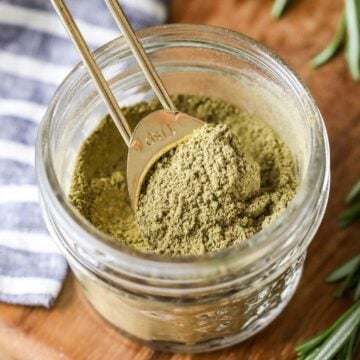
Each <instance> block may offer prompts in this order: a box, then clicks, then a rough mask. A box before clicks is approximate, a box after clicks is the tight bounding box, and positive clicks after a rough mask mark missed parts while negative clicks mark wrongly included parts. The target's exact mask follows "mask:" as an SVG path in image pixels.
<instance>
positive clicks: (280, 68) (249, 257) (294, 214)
mask: <svg viewBox="0 0 360 360" xmlns="http://www.w3.org/2000/svg"><path fill="white" fill-rule="evenodd" d="M137 33H138V35H139V37H140V38H141V39H143V41H144V40H146V43H145V45H144V46H145V47H147V46H150V45H151V44H152V43H154V42H157V41H158V40H159V39H160V40H162V41H164V39H162V37H164V36H167V35H169V34H170V35H171V34H175V33H176V35H177V36H181V35H182V38H181V40H182V41H186V40H188V41H190V39H194V36H195V35H196V34H206V35H213V36H215V35H216V36H220V37H222V38H227V39H232V40H235V41H237V43H238V45H239V46H241V45H242V44H243V45H244V44H246V46H247V47H250V48H252V50H254V51H255V52H256V55H257V56H261V57H262V58H263V59H264V61H266V62H267V63H268V65H271V66H273V67H274V69H275V70H276V71H277V72H278V74H279V76H281V78H282V80H283V81H286V82H287V83H289V84H290V85H291V86H292V88H293V90H294V91H295V92H296V94H297V95H298V98H300V99H301V101H303V102H304V104H303V106H304V107H306V111H307V113H308V114H309V116H311V117H312V119H313V121H314V124H315V125H316V127H317V133H318V134H314V133H313V132H314V131H313V130H312V131H311V136H312V139H311V147H312V148H314V149H315V148H317V147H320V149H321V148H322V149H323V154H324V159H323V168H322V169H314V168H313V167H314V164H315V161H316V157H317V154H316V152H315V151H312V150H313V149H311V151H310V152H309V154H310V155H309V161H308V164H307V169H305V173H306V174H307V175H309V176H307V177H306V178H305V179H304V180H303V181H302V182H301V183H300V184H299V187H298V189H297V193H296V195H295V198H294V199H293V200H292V201H291V202H290V203H289V205H288V207H287V208H286V209H285V210H284V211H283V212H282V214H280V216H279V217H278V218H277V219H275V220H274V222H272V223H271V224H269V225H267V226H266V227H265V228H264V229H263V230H261V231H260V232H258V233H257V234H255V235H254V236H252V237H251V238H249V239H248V240H247V241H246V242H244V243H243V244H239V245H235V246H233V247H230V248H227V249H223V250H220V251H217V252H214V253H206V254H203V255H192V256H176V257H171V256H167V255H156V254H145V253H143V252H140V251H137V250H135V249H132V248H130V247H128V246H125V245H122V244H120V243H119V242H115V241H114V240H113V239H112V237H111V236H110V235H107V234H104V233H102V232H100V231H99V230H97V229H95V227H94V226H93V225H91V224H90V223H89V222H88V221H87V220H86V219H85V218H83V217H82V216H81V215H80V214H79V213H78V212H77V211H76V209H75V208H74V207H73V206H72V205H71V204H70V202H69V201H68V197H67V195H66V194H65V193H64V192H63V191H62V188H61V186H60V184H59V182H58V179H57V176H56V172H55V169H54V166H53V164H52V162H51V155H50V148H49V146H48V134H49V128H50V124H51V120H52V113H53V111H54V109H56V107H57V104H58V102H59V101H60V100H61V98H62V97H64V96H65V94H66V91H67V89H68V87H69V86H70V84H71V83H73V82H74V81H75V80H76V77H77V75H78V73H79V72H81V71H83V70H84V67H83V65H82V64H81V63H79V64H78V65H76V66H75V67H74V69H73V70H72V71H71V72H70V73H69V75H68V76H67V77H66V78H65V79H64V81H63V82H62V83H61V85H60V86H59V87H58V89H57V90H56V92H55V94H54V96H53V98H52V100H51V101H50V103H49V106H48V110H47V112H46V114H45V115H44V117H43V119H42V121H41V124H40V128H39V132H38V138H37V144H36V170H37V176H38V182H39V187H40V190H43V191H44V193H46V195H47V201H49V202H50V203H51V206H52V207H55V208H56V209H57V211H58V212H60V213H61V215H62V217H63V218H65V219H66V221H67V222H68V225H69V226H71V227H72V228H73V230H74V231H77V232H79V233H80V234H81V235H82V238H83V239H86V240H84V241H86V242H87V243H88V244H89V245H92V246H94V248H96V249H99V250H101V251H102V252H104V253H106V254H108V255H109V256H111V257H112V258H113V259H114V260H115V261H116V262H117V263H118V264H124V263H126V264H129V263H133V264H134V266H138V267H139V266H140V267H143V268H144V269H146V268H148V267H149V266H152V267H154V266H157V267H160V268H166V271H167V272H171V271H174V272H179V269H181V270H180V271H183V272H187V271H189V272H191V271H193V270H194V269H193V266H195V265H196V267H197V269H198V270H199V269H201V268H203V269H204V270H206V268H208V267H209V266H213V267H214V266H215V267H216V268H217V266H216V265H217V264H220V263H221V264H222V266H223V265H224V262H226V263H228V264H230V263H231V262H233V261H235V262H239V261H240V262H241V263H243V264H249V263H251V262H252V261H253V260H254V258H255V257H254V254H255V253H256V254H257V256H256V259H258V258H259V257H261V256H262V255H264V254H266V253H268V252H269V250H270V249H273V248H274V246H276V247H281V248H284V246H285V245H286V246H288V245H289V244H290V243H291V241H293V239H290V242H289V244H281V243H279V241H283V240H282V239H283V238H284V236H283V234H284V233H286V232H290V231H291V229H296V228H297V227H298V226H299V225H300V224H301V222H302V220H303V218H304V216H306V213H307V211H308V209H309V205H311V204H314V203H316V202H317V200H318V199H319V197H320V196H321V195H324V194H325V197H326V199H327V196H328V190H327V188H328V178H329V172H330V170H329V162H330V160H329V145H328V139H327V134H326V129H325V126H324V122H323V119H322V116H321V114H320V112H319V110H318V108H317V106H316V104H315V101H314V99H313V97H312V95H311V94H310V92H309V90H308V89H307V88H306V87H305V85H304V84H303V83H302V81H301V80H300V79H299V78H298V76H297V75H296V74H295V72H294V71H293V70H292V69H291V68H290V67H289V66H288V65H287V64H286V63H285V62H284V61H283V60H282V59H281V58H280V57H279V56H278V55H277V54H275V53H274V52H273V51H272V50H270V49H269V48H267V47H266V46H265V45H262V44H261V43H259V42H257V41H256V40H253V39H251V38H249V37H247V36H245V35H243V34H240V33H237V32H235V31H232V30H228V29H225V28H221V27H216V26H208V25H190V24H169V25H160V26H155V27H151V28H147V29H143V30H140V31H138V32H137ZM180 34H181V35H180ZM185 37H186V39H185ZM165 41H166V40H165ZM208 42H210V40H209V41H208ZM149 44H150V45H149ZM164 46H165V44H164ZM121 47H122V48H126V44H125V41H124V39H122V38H117V39H115V40H112V41H111V42H109V43H107V44H105V45H104V46H102V47H100V48H99V49H97V50H96V51H95V52H94V54H95V58H97V57H103V56H104V54H107V53H109V52H110V51H111V50H112V49H114V48H117V49H119V48H121ZM237 50H238V49H237ZM309 184H312V186H307V185H309ZM325 202H326V200H325ZM305 205H307V206H305ZM324 210H325V206H324V209H323V211H322V214H321V215H320V216H318V217H317V219H316V221H315V223H314V224H313V226H314V228H315V230H316V229H317V228H318V226H319V224H320V222H321V219H322V215H323V213H324ZM284 220H286V221H284ZM315 230H314V232H315ZM219 260H221V261H220V262H219ZM179 265H180V267H179Z"/></svg>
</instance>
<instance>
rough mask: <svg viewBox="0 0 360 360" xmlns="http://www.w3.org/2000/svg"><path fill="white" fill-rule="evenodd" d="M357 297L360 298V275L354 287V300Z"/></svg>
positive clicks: (356, 299)
mask: <svg viewBox="0 0 360 360" xmlns="http://www.w3.org/2000/svg"><path fill="white" fill-rule="evenodd" d="M359 299H360V277H359V278H358V283H357V285H356V287H355V291H354V301H358V300H359Z"/></svg>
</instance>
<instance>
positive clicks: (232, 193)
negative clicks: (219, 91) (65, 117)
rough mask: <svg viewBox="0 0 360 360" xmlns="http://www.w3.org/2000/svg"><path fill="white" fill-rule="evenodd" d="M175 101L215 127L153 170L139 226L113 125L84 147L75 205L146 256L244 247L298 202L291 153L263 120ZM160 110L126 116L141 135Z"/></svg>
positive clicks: (142, 107)
mask: <svg viewBox="0 0 360 360" xmlns="http://www.w3.org/2000/svg"><path fill="white" fill-rule="evenodd" d="M174 103H175V105H176V107H177V108H178V109H180V110H181V111H183V112H186V113H188V114H191V115H193V116H195V117H198V118H200V119H202V120H204V121H206V122H208V123H209V124H211V125H212V126H208V125H206V126H205V127H203V128H201V129H200V130H198V131H197V132H196V133H195V134H194V135H193V136H192V137H191V138H190V140H188V141H187V142H185V143H183V144H181V145H179V146H178V147H177V148H176V149H174V150H172V151H171V152H170V153H168V154H166V155H165V156H163V157H162V158H161V159H160V160H159V161H158V162H157V163H156V165H155V166H154V167H153V169H152V170H151V172H150V173H149V175H148V176H147V178H146V181H145V183H144V186H143V189H142V193H141V196H140V201H139V210H138V211H137V214H136V221H137V223H138V224H139V226H138V225H137V224H136V221H135V216H134V214H133V212H132V210H131V207H130V203H129V200H128V194H127V187H126V155H127V149H126V146H125V144H123V141H122V139H121V137H120V135H119V133H118V131H117V130H116V128H115V126H114V125H113V123H112V121H111V119H110V118H109V117H106V118H105V119H104V120H103V121H102V122H101V123H100V125H99V127H98V128H97V129H96V130H95V131H94V133H93V134H91V135H90V136H89V138H88V139H87V140H86V141H85V142H84V144H83V145H82V148H81V151H80V154H79V156H78V160H77V164H76V167H75V171H74V176H73V181H72V186H71V190H70V200H71V202H72V204H73V205H74V206H75V207H76V208H77V209H78V210H79V211H80V213H81V214H82V215H83V216H84V217H85V218H86V219H88V220H89V221H90V222H91V223H92V224H93V225H94V226H95V227H97V228H98V229H99V230H101V231H103V232H105V233H107V234H109V235H111V236H113V237H114V238H116V239H117V240H119V241H120V242H122V243H123V244H125V245H128V246H131V247H133V248H136V249H137V250H140V251H143V252H148V253H158V254H170V255H199V254H202V253H205V252H212V251H217V250H220V249H223V248H226V247H229V246H232V245H234V244H237V243H240V242H242V241H245V240H246V239H247V238H249V237H250V236H252V235H254V234H255V233H256V232H258V231H260V230H261V229H262V228H263V227H264V226H265V225H266V224H269V223H270V222H271V221H273V220H274V219H275V218H276V217H277V216H278V214H279V213H280V212H281V211H282V210H283V209H284V208H285V207H286V206H287V204H288V203H289V201H290V200H291V199H292V198H293V196H294V194H295V191H296V186H297V181H296V177H295V172H294V162H293V158H292V155H291V153H290V150H289V149H288V148H287V146H286V145H285V144H284V143H283V142H282V141H281V140H280V138H279V137H278V136H277V134H276V133H275V132H274V131H273V130H272V129H271V128H270V127H269V126H268V125H267V124H266V123H265V122H264V121H262V120H260V119H258V118H256V117H254V116H252V115H250V114H249V113H247V112H245V111H243V110H241V109H238V108H237V107H235V106H233V105H230V104H227V103H226V102H223V101H221V100H217V99H213V98H207V97H201V96H193V95H178V96H176V97H174ZM158 108H160V106H159V104H158V103H157V102H156V101H151V102H149V103H140V104H136V105H134V106H131V107H128V108H125V109H124V113H125V115H126V117H127V118H128V120H129V122H130V124H131V126H133V127H134V126H135V125H136V123H137V122H138V121H139V120H140V119H141V118H142V117H144V116H145V115H147V114H148V113H150V112H152V111H154V110H156V109H158ZM218 124H223V125H218ZM214 125H218V126H214Z"/></svg>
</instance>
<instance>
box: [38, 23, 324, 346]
mask: <svg viewBox="0 0 360 360" xmlns="http://www.w3.org/2000/svg"><path fill="white" fill-rule="evenodd" d="M139 36H140V38H141V40H142V42H143V44H144V46H145V48H146V51H147V52H148V53H149V54H150V55H151V56H150V57H151V59H152V61H153V62H154V64H155V66H156V68H157V69H158V71H159V72H160V74H161V77H162V78H163V80H164V82H165V85H166V87H167V88H168V90H169V92H170V93H172V94H176V93H187V94H201V95H207V96H213V97H216V98H220V99H223V100H225V101H227V102H229V103H232V104H235V105H237V106H239V107H241V108H244V109H246V110H248V111H249V112H251V113H254V114H256V115H257V116H258V117H261V118H262V119H263V120H264V121H266V122H267V123H269V124H270V126H271V127H273V128H274V129H275V130H276V131H277V132H278V134H279V136H280V137H281V138H282V139H283V140H284V141H285V143H287V145H288V146H289V147H290V149H291V151H292V153H293V155H294V158H295V162H296V172H297V176H298V179H299V184H300V185H299V188H298V192H297V194H296V196H295V198H294V200H293V201H292V202H291V203H290V204H289V206H288V208H287V209H286V210H285V211H284V212H283V213H282V214H281V215H280V217H279V218H278V219H277V220H275V221H274V222H273V223H272V224H270V225H269V226H267V227H266V228H265V229H264V230H263V231H261V232H260V233H258V234H256V235H255V236H253V237H252V238H251V239H249V240H248V241H247V242H245V243H244V244H242V245H238V246H235V247H232V248H230V249H226V250H223V251H220V252H217V253H214V254H206V255H202V256H192V257H176V258H171V257H167V256H157V255H147V254H142V253H140V252H137V251H135V250H132V249H129V248H127V247H125V246H122V245H121V244H120V243H118V242H116V241H114V240H113V239H112V238H111V237H109V236H107V235H105V234H103V233H100V232H99V231H98V230H97V229H95V228H94V227H93V226H92V225H91V224H90V223H89V222H87V221H86V220H85V219H84V218H82V217H81V215H80V214H79V213H78V212H77V211H76V210H75V209H74V208H73V207H72V206H71V204H70V203H69V201H68V199H67V194H68V192H69V187H70V183H71V177H72V173H73V169H74V165H75V160H76V157H77V154H78V152H79V149H80V146H81V144H82V142H83V141H84V140H85V139H86V138H87V137H88V135H89V134H90V133H91V132H92V131H93V130H94V129H95V128H96V126H97V125H98V124H99V122H100V120H101V119H102V117H103V116H104V115H105V114H106V109H105V107H104V105H103V103H102V101H101V99H100V98H99V96H98V94H97V92H96V90H95V88H94V85H93V83H92V81H91V79H90V78H89V75H88V74H87V72H86V71H85V69H84V67H83V66H82V65H78V66H77V67H76V68H75V69H74V70H73V71H72V72H71V74H70V75H69V76H68V77H67V78H66V80H65V81H64V82H63V83H62V85H61V86H60V87H59V89H58V90H57V92H56V94H55V95H54V97H53V99H52V101H51V103H50V105H49V107H48V110H47V112H46V115H45V116H44V118H43V120H42V123H41V126H40V130H39V135H38V142H37V148H36V165H37V175H38V181H39V188H40V197H41V206H42V210H43V215H44V218H45V221H46V224H47V227H48V229H49V231H50V233H51V235H52V237H53V238H54V240H55V241H56V243H57V244H58V246H59V247H60V248H61V249H62V252H63V254H64V255H65V257H66V259H67V260H68V262H69V264H70V267H71V269H72V270H73V272H74V274H75V276H76V278H77V279H78V281H79V282H80V284H81V285H82V287H83V289H84V293H85V295H86V297H87V298H88V300H89V302H90V303H91V304H92V306H93V307H94V308H95V309H96V310H97V311H98V312H99V313H100V314H101V315H102V316H103V317H104V318H105V319H106V320H108V321H109V322H110V323H111V324H113V325H114V326H116V327H117V328H118V329H119V331H121V332H122V333H124V334H125V335H127V336H129V337H130V338H132V339H135V340H137V341H139V342H141V343H143V344H146V345H149V346H151V347H153V348H156V349H159V350H165V351H174V352H202V351H209V350H215V349H220V348H223V347H226V346H230V345H233V344H235V343H237V342H239V341H242V340H244V339H246V338H248V337H249V336H251V335H253V334H255V333H256V332H258V331H260V330H261V329H262V328H264V327H265V326H267V325H268V324H269V323H270V322H271V321H272V320H273V319H274V318H275V317H276V316H277V315H278V314H279V313H280V312H281V311H282V310H283V309H284V307H285V306H286V304H287V303H288V302H289V300H290V299H291V297H292V295H293V294H294V291H295V289H296V287H297V284H298V282H299V279H300V276H301V272H302V268H303V263H304V259H305V254H306V249H307V247H308V245H309V243H310V241H311V240H312V238H313V237H314V235H315V233H316V231H317V229H318V226H319V224H320V221H321V219H322V217H323V214H324V210H325V207H326V202H327V198H328V192H329V178H330V177H329V149H328V140H327V135H326V130H325V127H324V123H323V121H322V118H321V115H320V113H319V111H318V108H317V107H316V105H315V103H314V100H313V98H312V97H311V95H310V94H309V92H308V90H307V89H306V88H305V87H304V85H303V84H302V83H301V81H300V80H299V79H298V78H297V76H296V75H295V74H294V73H293V72H292V71H291V70H290V69H289V68H288V67H287V66H286V65H285V64H284V63H283V61H282V60H281V59H279V57H277V56H276V55H275V54H274V53H273V52H272V51H270V50H269V49H267V48H265V47H264V46H262V45H260V44H259V43H257V42H255V41H253V40H251V39H249V38H247V37H245V36H243V35H241V34H238V33H235V32H232V31H229V30H225V29H221V28H216V27H209V26H200V25H166V26H160V27H154V28H150V29H146V30H143V31H140V32H139ZM95 55H96V59H97V62H98V64H99V65H100V67H101V68H102V70H103V72H104V74H105V76H106V78H107V79H108V80H109V82H110V83H111V86H112V88H113V89H114V92H115V94H116V96H117V99H118V101H119V102H120V104H121V105H130V104H133V103H136V102H138V101H141V100H150V99H151V98H153V96H154V95H153V93H152V92H151V90H150V89H149V86H148V84H147V82H146V80H145V78H144V76H143V74H142V73H141V71H140V69H139V67H138V66H137V64H136V63H135V60H134V58H133V56H132V55H131V53H130V52H129V49H128V47H127V45H126V44H125V42H124V41H123V39H117V40H115V41H113V42H111V43H109V44H107V45H105V46H103V47H102V48H101V49H99V50H97V51H96V53H95Z"/></svg>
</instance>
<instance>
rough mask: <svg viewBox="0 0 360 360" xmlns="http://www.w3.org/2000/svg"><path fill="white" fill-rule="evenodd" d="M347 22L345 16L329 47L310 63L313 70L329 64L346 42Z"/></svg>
mask: <svg viewBox="0 0 360 360" xmlns="http://www.w3.org/2000/svg"><path fill="white" fill-rule="evenodd" d="M345 30H346V21H345V16H342V18H341V21H340V24H339V26H338V28H337V30H336V33H335V36H334V38H333V39H332V40H331V42H330V43H329V45H328V46H326V48H325V49H324V50H323V51H321V52H320V53H319V54H317V55H316V56H314V57H313V58H312V59H311V60H310V61H309V65H310V66H311V67H313V68H317V67H319V66H321V65H324V64H325V63H327V62H328V61H329V60H330V59H331V58H332V57H333V56H334V55H335V54H336V53H337V52H338V50H339V49H340V46H341V44H342V43H343V41H344V37H345V33H346V31H345Z"/></svg>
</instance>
